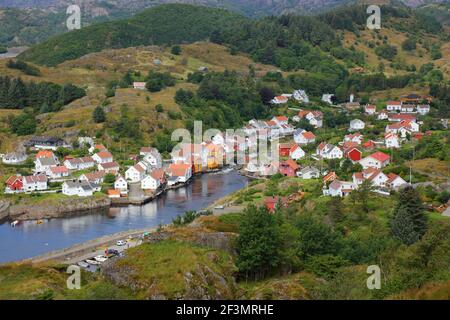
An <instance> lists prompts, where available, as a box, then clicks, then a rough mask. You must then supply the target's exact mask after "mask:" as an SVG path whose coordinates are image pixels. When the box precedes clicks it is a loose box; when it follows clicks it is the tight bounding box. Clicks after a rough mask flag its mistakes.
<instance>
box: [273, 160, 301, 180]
mask: <svg viewBox="0 0 450 320" xmlns="http://www.w3.org/2000/svg"><path fill="white" fill-rule="evenodd" d="M299 168H300V166H299V165H298V164H297V163H296V162H295V161H294V160H292V159H288V160H286V161H282V162H281V163H280V165H279V167H278V170H279V172H280V173H281V174H282V175H284V176H287V177H295V176H296V174H297V170H298V169H299Z"/></svg>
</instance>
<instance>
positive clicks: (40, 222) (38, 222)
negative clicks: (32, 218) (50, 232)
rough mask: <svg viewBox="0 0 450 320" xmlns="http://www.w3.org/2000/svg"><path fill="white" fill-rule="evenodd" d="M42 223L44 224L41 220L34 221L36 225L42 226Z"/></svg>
mask: <svg viewBox="0 0 450 320" xmlns="http://www.w3.org/2000/svg"><path fill="white" fill-rule="evenodd" d="M42 223H44V221H42V220H37V221H36V224H42Z"/></svg>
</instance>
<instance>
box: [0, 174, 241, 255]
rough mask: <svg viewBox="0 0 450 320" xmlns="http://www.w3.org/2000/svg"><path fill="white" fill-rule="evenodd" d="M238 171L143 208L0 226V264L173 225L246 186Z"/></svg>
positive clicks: (199, 180)
mask: <svg viewBox="0 0 450 320" xmlns="http://www.w3.org/2000/svg"><path fill="white" fill-rule="evenodd" d="M246 183H247V179H246V178H245V177H242V176H241V175H239V173H237V172H236V171H234V170H233V171H231V172H227V173H215V174H204V175H201V176H196V177H195V178H194V179H193V181H192V182H191V183H190V184H189V185H187V186H185V187H182V188H179V189H175V190H169V191H167V192H166V193H165V194H162V195H161V196H160V197H159V198H158V199H155V200H154V201H152V202H149V203H148V204H146V205H144V206H129V207H124V208H111V209H110V210H109V212H106V213H98V214H90V215H86V216H79V217H72V218H63V219H52V220H46V221H44V223H42V224H36V222H34V221H27V222H24V223H22V224H21V225H20V226H17V227H15V228H13V227H11V226H10V224H9V223H4V224H2V225H0V263H2V262H8V261H15V260H20V259H25V258H30V257H33V256H37V255H40V254H43V253H46V252H49V251H53V250H58V249H63V248H66V247H69V246H72V245H74V244H77V243H82V242H85V241H88V240H91V239H95V238H98V237H101V236H105V235H108V234H112V233H116V232H120V231H126V230H131V229H140V228H147V227H155V226H158V225H159V224H167V223H171V222H172V219H173V218H174V217H176V216H177V215H179V214H183V213H184V212H185V211H188V210H201V209H203V208H206V207H208V206H209V205H210V204H212V203H213V202H214V201H216V200H218V199H219V198H222V197H224V196H225V195H227V194H229V193H232V192H234V191H237V190H239V189H241V188H243V187H245V186H246Z"/></svg>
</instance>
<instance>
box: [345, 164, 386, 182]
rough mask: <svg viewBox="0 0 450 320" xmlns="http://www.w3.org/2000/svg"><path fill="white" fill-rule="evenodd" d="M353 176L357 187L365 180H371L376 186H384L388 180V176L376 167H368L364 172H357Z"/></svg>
mask: <svg viewBox="0 0 450 320" xmlns="http://www.w3.org/2000/svg"><path fill="white" fill-rule="evenodd" d="M352 178H353V183H354V185H355V186H356V187H358V186H360V185H361V184H362V183H363V182H364V181H365V180H369V181H370V182H371V184H372V185H373V186H375V187H384V186H385V185H386V182H387V181H388V177H387V176H386V175H385V174H384V173H383V172H382V171H381V170H380V169H375V168H367V169H365V170H363V171H362V172H355V173H354V174H353V176H352Z"/></svg>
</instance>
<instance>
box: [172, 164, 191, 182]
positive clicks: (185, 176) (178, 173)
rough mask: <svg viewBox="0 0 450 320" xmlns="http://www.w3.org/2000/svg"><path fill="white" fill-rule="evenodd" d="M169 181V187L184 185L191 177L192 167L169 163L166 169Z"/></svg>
mask: <svg viewBox="0 0 450 320" xmlns="http://www.w3.org/2000/svg"><path fill="white" fill-rule="evenodd" d="M167 175H168V176H169V179H168V180H167V184H168V185H169V186H172V185H175V184H177V183H186V182H188V181H189V179H190V178H191V177H192V167H191V166H190V165H189V164H185V163H171V164H170V165H169V168H168V169H167Z"/></svg>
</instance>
